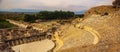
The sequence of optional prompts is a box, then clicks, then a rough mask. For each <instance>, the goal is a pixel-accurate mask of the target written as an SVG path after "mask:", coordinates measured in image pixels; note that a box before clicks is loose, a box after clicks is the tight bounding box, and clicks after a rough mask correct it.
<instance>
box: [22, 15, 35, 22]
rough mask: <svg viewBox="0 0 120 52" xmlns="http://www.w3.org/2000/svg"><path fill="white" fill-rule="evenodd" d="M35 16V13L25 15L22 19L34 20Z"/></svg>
mask: <svg viewBox="0 0 120 52" xmlns="http://www.w3.org/2000/svg"><path fill="white" fill-rule="evenodd" d="M36 19H37V18H36V17H35V15H25V16H24V21H26V22H35V20H36Z"/></svg>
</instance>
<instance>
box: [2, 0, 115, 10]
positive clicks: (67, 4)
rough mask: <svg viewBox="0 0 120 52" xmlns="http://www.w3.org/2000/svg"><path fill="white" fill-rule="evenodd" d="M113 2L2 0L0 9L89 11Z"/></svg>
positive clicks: (107, 0)
mask: <svg viewBox="0 0 120 52" xmlns="http://www.w3.org/2000/svg"><path fill="white" fill-rule="evenodd" d="M112 1H113V0H1V1H0V9H4V10H5V9H6V10H8V9H35V10H70V11H81V10H87V9H89V8H91V7H94V6H99V5H111V3H112Z"/></svg>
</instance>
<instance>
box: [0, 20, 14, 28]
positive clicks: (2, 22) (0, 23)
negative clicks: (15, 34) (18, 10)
mask: <svg viewBox="0 0 120 52" xmlns="http://www.w3.org/2000/svg"><path fill="white" fill-rule="evenodd" d="M10 27H14V25H13V24H10V23H9V22H8V21H5V20H0V28H10Z"/></svg>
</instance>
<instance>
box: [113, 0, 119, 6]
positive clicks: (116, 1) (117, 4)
mask: <svg viewBox="0 0 120 52" xmlns="http://www.w3.org/2000/svg"><path fill="white" fill-rule="evenodd" d="M112 4H113V6H115V7H120V0H115V1H114V2H113V3H112Z"/></svg>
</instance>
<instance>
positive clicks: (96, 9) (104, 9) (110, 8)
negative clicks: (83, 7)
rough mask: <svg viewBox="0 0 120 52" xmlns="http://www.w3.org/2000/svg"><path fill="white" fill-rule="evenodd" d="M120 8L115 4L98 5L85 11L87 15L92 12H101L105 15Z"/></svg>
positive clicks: (100, 13)
mask: <svg viewBox="0 0 120 52" xmlns="http://www.w3.org/2000/svg"><path fill="white" fill-rule="evenodd" d="M119 10H120V8H115V7H113V6H104V5H103V6H97V7H93V8H91V9H89V10H88V11H87V12H86V13H85V17H87V16H89V15H92V14H99V15H104V14H105V13H108V14H109V13H113V12H114V11H119Z"/></svg>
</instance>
